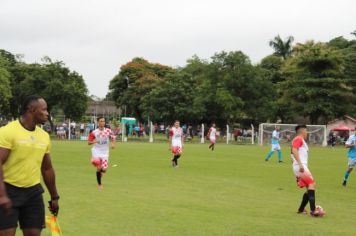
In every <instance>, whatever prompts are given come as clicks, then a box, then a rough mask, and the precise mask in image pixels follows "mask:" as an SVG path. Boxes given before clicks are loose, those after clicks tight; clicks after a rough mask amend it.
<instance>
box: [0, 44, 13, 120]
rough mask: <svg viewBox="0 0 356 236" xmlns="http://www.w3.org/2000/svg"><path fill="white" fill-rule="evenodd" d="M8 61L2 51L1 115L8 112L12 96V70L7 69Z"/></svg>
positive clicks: (0, 81) (0, 69) (0, 56)
mask: <svg viewBox="0 0 356 236" xmlns="http://www.w3.org/2000/svg"><path fill="white" fill-rule="evenodd" d="M7 65H8V61H7V60H6V59H5V58H4V57H3V56H2V54H1V51H0V115H4V114H5V113H6V112H8V109H9V107H10V99H11V98H12V93H11V85H10V78H11V77H10V72H9V71H8V70H7Z"/></svg>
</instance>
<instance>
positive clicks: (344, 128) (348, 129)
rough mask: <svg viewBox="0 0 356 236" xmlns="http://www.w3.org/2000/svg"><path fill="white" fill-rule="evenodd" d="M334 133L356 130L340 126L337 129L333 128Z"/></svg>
mask: <svg viewBox="0 0 356 236" xmlns="http://www.w3.org/2000/svg"><path fill="white" fill-rule="evenodd" d="M332 131H355V129H354V128H349V127H347V126H346V125H340V126H338V127H336V128H333V129H332Z"/></svg>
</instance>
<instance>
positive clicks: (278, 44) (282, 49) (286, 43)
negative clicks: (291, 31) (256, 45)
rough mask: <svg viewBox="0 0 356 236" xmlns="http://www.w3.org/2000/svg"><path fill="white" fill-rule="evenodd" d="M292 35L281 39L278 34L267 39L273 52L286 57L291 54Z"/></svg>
mask: <svg viewBox="0 0 356 236" xmlns="http://www.w3.org/2000/svg"><path fill="white" fill-rule="evenodd" d="M293 41H294V38H293V36H289V37H287V38H286V39H285V40H283V39H282V38H281V37H280V36H279V35H277V36H276V37H274V39H272V40H270V41H269V46H271V47H272V48H273V49H274V51H275V52H274V54H275V55H277V56H280V57H282V58H283V59H287V58H288V57H289V56H290V55H291V54H292V49H293Z"/></svg>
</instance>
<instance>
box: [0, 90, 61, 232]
mask: <svg viewBox="0 0 356 236" xmlns="http://www.w3.org/2000/svg"><path fill="white" fill-rule="evenodd" d="M47 120H48V111H47V103H46V101H45V100H44V99H43V98H42V97H39V96H29V97H27V98H26V99H25V101H24V103H23V105H22V108H21V117H20V118H19V119H18V120H16V121H13V122H10V123H9V124H7V125H6V126H4V127H2V128H0V236H14V235H15V233H16V228H17V224H18V223H19V224H20V228H21V229H22V231H23V235H24V236H39V235H40V234H41V231H42V229H43V228H44V227H45V221H44V217H45V209H44V203H43V197H42V193H43V192H44V190H43V188H42V186H41V184H40V181H41V174H42V177H43V180H44V182H45V184H46V187H47V189H48V191H49V194H50V195H51V201H50V202H49V203H50V206H49V209H50V211H51V212H52V214H54V215H57V214H58V209H59V207H58V200H59V195H58V193H57V188H56V181H55V173H54V170H53V167H52V163H51V158H50V154H49V153H50V146H51V142H50V138H49V135H48V134H47V133H46V132H45V131H44V130H42V129H41V128H40V127H38V126H37V125H40V124H44V123H45V122H46V121H47Z"/></svg>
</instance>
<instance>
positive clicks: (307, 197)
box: [291, 125, 322, 216]
mask: <svg viewBox="0 0 356 236" xmlns="http://www.w3.org/2000/svg"><path fill="white" fill-rule="evenodd" d="M295 131H296V133H297V136H296V137H295V138H294V139H293V141H292V154H291V159H292V162H293V172H294V175H295V177H296V179H297V184H298V186H299V187H300V188H304V187H305V188H306V189H307V191H306V192H305V193H304V195H303V198H302V202H301V204H300V207H299V209H298V213H306V210H305V207H306V205H307V204H308V202H309V205H310V215H311V216H320V215H321V214H322V212H319V211H318V210H317V209H315V208H316V207H315V181H314V178H313V175H312V174H311V172H310V171H309V169H308V151H309V148H308V144H307V143H306V142H305V139H306V138H307V136H308V130H307V126H306V125H298V126H297V127H296V128H295Z"/></svg>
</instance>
